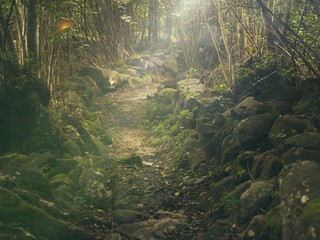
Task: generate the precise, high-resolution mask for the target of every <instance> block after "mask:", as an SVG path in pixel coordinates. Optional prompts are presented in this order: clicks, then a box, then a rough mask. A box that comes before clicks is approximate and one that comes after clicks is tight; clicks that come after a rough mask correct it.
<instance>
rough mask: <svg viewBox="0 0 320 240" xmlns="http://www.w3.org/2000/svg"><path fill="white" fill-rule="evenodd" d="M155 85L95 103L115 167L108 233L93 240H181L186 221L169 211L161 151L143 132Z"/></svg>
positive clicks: (171, 189)
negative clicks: (108, 137)
mask: <svg viewBox="0 0 320 240" xmlns="http://www.w3.org/2000/svg"><path fill="white" fill-rule="evenodd" d="M158 85H159V84H156V83H148V84H146V85H145V86H143V87H139V88H130V87H128V86H126V87H121V88H118V89H116V90H115V91H113V92H110V93H108V94H106V95H105V96H104V97H103V98H102V99H100V101H101V102H100V103H99V104H100V105H101V106H103V108H102V109H103V110H102V111H103V116H104V121H105V124H106V126H107V127H108V129H109V131H110V133H111V135H112V140H113V143H112V145H110V147H109V151H110V155H111V156H112V157H114V158H116V159H117V160H118V161H119V164H118V167H117V171H118V186H117V191H118V192H117V200H116V202H115V206H116V209H115V210H113V211H112V212H110V213H108V214H107V215H106V216H107V217H108V218H110V219H111V226H112V227H110V229H109V231H106V232H104V236H102V235H103V234H101V233H100V236H98V237H97V238H98V239H141V240H144V239H145V240H147V239H148V240H149V239H185V238H184V237H182V234H185V232H186V230H187V229H188V228H189V226H188V224H187V216H186V215H185V214H184V213H183V211H181V210H180V211H178V210H173V209H172V206H171V205H173V204H174V203H172V199H171V198H172V196H174V194H175V192H176V191H177V190H176V189H175V187H173V186H171V185H170V184H169V182H168V181H169V180H168V179H166V176H167V174H166V168H167V159H168V157H167V154H166V150H165V149H163V148H161V147H159V146H156V145H154V144H153V138H152V136H150V135H148V134H147V130H146V129H145V126H144V121H145V110H146V106H147V102H148V99H149V96H152V95H154V94H155V93H156V91H157V88H158ZM170 208H171V209H170ZM168 210H170V211H168ZM106 216H105V217H106Z"/></svg>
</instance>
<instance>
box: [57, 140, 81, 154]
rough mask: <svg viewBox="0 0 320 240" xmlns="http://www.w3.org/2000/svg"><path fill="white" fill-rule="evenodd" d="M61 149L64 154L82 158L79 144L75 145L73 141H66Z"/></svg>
mask: <svg viewBox="0 0 320 240" xmlns="http://www.w3.org/2000/svg"><path fill="white" fill-rule="evenodd" d="M60 149H61V152H62V153H63V154H70V155H73V156H80V155H81V149H80V147H79V146H78V144H77V143H75V142H74V141H72V140H68V141H65V142H64V143H62V144H61V147H60Z"/></svg>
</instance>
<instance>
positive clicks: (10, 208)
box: [0, 187, 94, 240]
mask: <svg viewBox="0 0 320 240" xmlns="http://www.w3.org/2000/svg"><path fill="white" fill-rule="evenodd" d="M0 212H1V214H0V222H2V224H1V230H0V237H1V236H2V237H3V236H8V238H2V237H1V239H48V240H56V239H61V240H69V239H79V240H90V239H94V238H93V237H91V236H89V234H86V233H85V232H84V231H83V230H81V229H79V228H77V227H75V226H73V225H71V224H69V223H66V222H63V221H61V220H58V219H56V218H54V217H52V216H51V215H49V214H47V213H46V212H44V211H42V210H41V209H39V208H37V207H35V206H33V205H31V204H29V203H27V202H26V201H24V200H23V199H22V198H20V197H19V196H18V195H17V194H15V193H13V192H11V191H9V190H7V189H4V188H1V187H0ZM17 226H19V227H17ZM9 236H10V238H9Z"/></svg>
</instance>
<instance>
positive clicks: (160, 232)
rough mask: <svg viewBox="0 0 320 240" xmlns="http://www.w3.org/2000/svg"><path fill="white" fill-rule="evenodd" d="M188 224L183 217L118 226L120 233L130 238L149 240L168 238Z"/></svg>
mask: <svg viewBox="0 0 320 240" xmlns="http://www.w3.org/2000/svg"><path fill="white" fill-rule="evenodd" d="M187 227H188V225H187V224H186V221H185V220H183V219H171V218H165V219H159V220H153V219H152V220H148V221H144V222H137V223H132V224H123V225H120V226H119V231H120V233H122V234H124V235H125V236H127V237H129V238H130V239H140V240H150V239H169V238H170V237H171V236H174V235H176V234H178V233H181V232H182V231H184V230H185V229H186V228H187Z"/></svg>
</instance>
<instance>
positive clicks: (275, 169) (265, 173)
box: [250, 150, 283, 178]
mask: <svg viewBox="0 0 320 240" xmlns="http://www.w3.org/2000/svg"><path fill="white" fill-rule="evenodd" d="M282 168H283V163H282V161H281V159H280V158H279V157H278V156H276V155H275V153H274V151H272V150H271V151H266V152H263V153H261V154H258V155H256V156H255V157H254V159H253V161H252V166H251V169H250V171H251V174H252V176H253V177H254V178H271V177H274V176H277V175H278V174H279V173H280V171H281V170H282Z"/></svg>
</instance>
